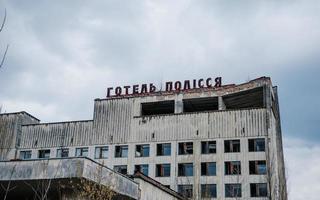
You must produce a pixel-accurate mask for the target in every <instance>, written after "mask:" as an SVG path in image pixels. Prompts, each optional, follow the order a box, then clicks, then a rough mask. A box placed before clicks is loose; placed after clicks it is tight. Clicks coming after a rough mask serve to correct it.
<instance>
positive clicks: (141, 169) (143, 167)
mask: <svg viewBox="0 0 320 200" xmlns="http://www.w3.org/2000/svg"><path fill="white" fill-rule="evenodd" d="M134 171H135V172H136V171H139V172H141V173H143V174H144V175H146V176H148V174H149V165H136V166H134Z"/></svg>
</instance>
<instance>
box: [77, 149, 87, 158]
mask: <svg viewBox="0 0 320 200" xmlns="http://www.w3.org/2000/svg"><path fill="white" fill-rule="evenodd" d="M88 152H89V148H88V147H82V148H76V157H88Z"/></svg>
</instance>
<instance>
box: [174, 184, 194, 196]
mask: <svg viewBox="0 0 320 200" xmlns="http://www.w3.org/2000/svg"><path fill="white" fill-rule="evenodd" d="M178 193H180V194H181V195H182V196H184V197H186V198H192V197H193V188H192V185H178Z"/></svg>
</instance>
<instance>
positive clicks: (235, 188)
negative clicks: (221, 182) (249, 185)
mask: <svg viewBox="0 0 320 200" xmlns="http://www.w3.org/2000/svg"><path fill="white" fill-rule="evenodd" d="M225 196H226V197H241V184H239V183H235V184H225Z"/></svg>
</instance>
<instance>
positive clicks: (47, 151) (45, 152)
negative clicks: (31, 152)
mask: <svg viewBox="0 0 320 200" xmlns="http://www.w3.org/2000/svg"><path fill="white" fill-rule="evenodd" d="M42 152H44V154H43V155H44V157H42V156H41V155H42ZM50 154H51V150H50V149H40V150H38V159H48V158H50ZM46 155H48V156H46ZM40 156H41V157H40Z"/></svg>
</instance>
